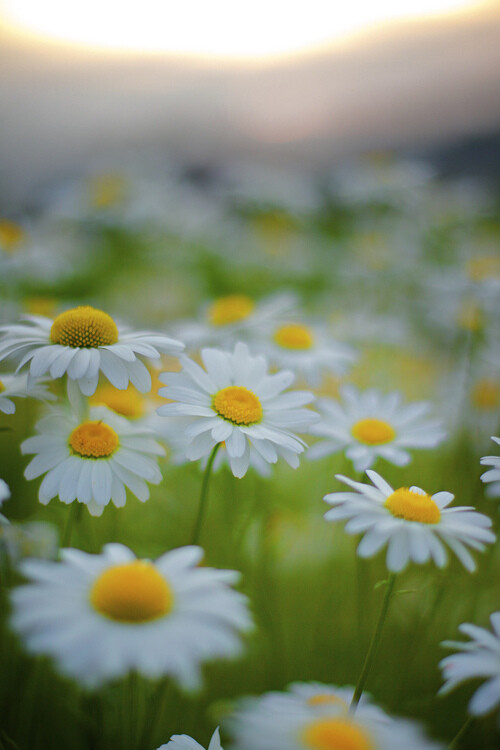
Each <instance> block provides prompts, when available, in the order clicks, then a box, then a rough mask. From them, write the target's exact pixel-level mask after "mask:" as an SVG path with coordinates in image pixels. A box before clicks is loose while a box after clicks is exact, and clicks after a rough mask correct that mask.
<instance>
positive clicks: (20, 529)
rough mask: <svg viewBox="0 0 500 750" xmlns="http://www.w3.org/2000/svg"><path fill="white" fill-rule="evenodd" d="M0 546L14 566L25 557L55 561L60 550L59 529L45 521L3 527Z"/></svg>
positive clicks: (1, 528) (10, 524) (0, 527)
mask: <svg viewBox="0 0 500 750" xmlns="http://www.w3.org/2000/svg"><path fill="white" fill-rule="evenodd" d="M0 521H1V517H0ZM0 546H3V547H4V548H5V551H6V553H7V555H8V557H9V560H10V561H11V563H12V564H13V565H18V564H19V561H20V560H22V559H24V558H25V557H39V558H42V559H45V560H53V559H55V557H56V555H57V551H58V549H59V546H58V533H57V529H56V528H55V526H52V525H51V524H49V523H44V522H43V521H31V522H29V523H22V524H21V523H9V524H8V525H2V526H0Z"/></svg>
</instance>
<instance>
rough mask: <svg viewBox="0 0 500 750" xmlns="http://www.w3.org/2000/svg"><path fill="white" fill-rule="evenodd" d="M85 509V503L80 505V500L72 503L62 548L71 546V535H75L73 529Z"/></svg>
mask: <svg viewBox="0 0 500 750" xmlns="http://www.w3.org/2000/svg"><path fill="white" fill-rule="evenodd" d="M82 508H83V503H79V502H78V500H74V501H73V502H72V503H71V508H70V509H69V513H68V518H67V521H66V526H65V528H64V533H63V535H62V539H61V547H69V546H70V544H71V535H72V533H73V528H74V526H75V524H76V522H77V520H78V519H79V517H80V513H81V510H82Z"/></svg>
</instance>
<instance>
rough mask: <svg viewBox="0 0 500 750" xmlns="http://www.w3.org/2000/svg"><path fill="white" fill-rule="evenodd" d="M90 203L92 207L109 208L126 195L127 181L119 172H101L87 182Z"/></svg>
mask: <svg viewBox="0 0 500 750" xmlns="http://www.w3.org/2000/svg"><path fill="white" fill-rule="evenodd" d="M89 193H90V204H91V206H93V208H111V207H112V206H116V205H117V204H119V203H121V202H122V201H123V200H124V199H125V197H126V195H127V181H126V180H125V178H124V177H122V175H120V174H102V175H96V176H95V177H92V178H91V180H90V182H89Z"/></svg>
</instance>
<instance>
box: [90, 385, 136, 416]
mask: <svg viewBox="0 0 500 750" xmlns="http://www.w3.org/2000/svg"><path fill="white" fill-rule="evenodd" d="M90 403H91V404H92V405H94V406H101V405H104V406H107V407H108V409H112V410H113V411H115V412H116V413H117V414H121V415H122V416H124V417H128V418H129V419H138V418H139V417H142V415H143V414H144V399H143V397H142V396H141V394H140V393H139V392H138V391H137V390H136V389H135V388H134V387H133V386H132V385H129V386H128V388H126V389H125V390H124V391H119V390H118V388H114V387H113V386H112V385H102V386H100V387H99V388H98V389H97V391H96V392H95V393H94V395H93V396H92V397H91V398H90Z"/></svg>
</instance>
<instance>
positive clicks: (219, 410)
mask: <svg viewBox="0 0 500 750" xmlns="http://www.w3.org/2000/svg"><path fill="white" fill-rule="evenodd" d="M201 358H202V361H203V364H204V365H205V369H203V368H202V367H200V366H199V365H197V364H196V363H195V362H193V361H192V360H191V359H189V358H188V357H181V364H182V365H183V370H182V372H179V373H171V372H169V373H163V374H162V375H160V380H161V381H162V382H163V383H165V384H166V385H167V387H166V388H161V389H160V391H159V393H160V395H161V396H163V397H164V398H168V399H171V400H172V401H173V403H169V404H165V405H164V406H160V407H159V408H158V409H157V412H158V414H160V415H161V416H176V417H184V426H185V433H184V434H185V436H186V438H187V440H188V441H189V445H188V447H187V450H186V456H187V458H189V459H190V460H191V461H196V460H197V459H199V458H202V457H203V456H206V455H208V454H209V453H210V452H211V451H212V450H213V449H214V447H215V446H216V445H218V444H219V443H224V444H225V448H226V452H227V459H228V461H229V464H230V466H231V471H232V472H233V474H234V476H236V477H243V476H244V475H245V474H246V472H247V469H248V466H249V462H250V447H251V446H253V447H254V449H255V450H256V451H257V452H258V453H259V454H260V455H261V456H262V458H263V459H264V460H265V461H267V462H268V463H276V461H277V460H278V457H279V456H281V457H282V458H284V459H285V461H286V462H287V463H288V464H289V465H290V466H292V467H293V468H296V467H297V466H298V465H299V458H298V454H300V453H302V451H303V450H304V445H305V443H304V442H303V440H301V439H300V438H298V437H297V436H296V435H295V434H294V433H293V432H292V430H297V431H298V432H305V431H307V430H309V427H310V425H311V424H312V423H313V422H314V421H315V420H316V419H317V418H318V417H317V414H316V413H315V412H312V411H310V410H309V409H303V408H302V407H303V406H305V405H306V404H309V403H311V401H313V400H314V396H313V394H312V393H309V392H308V391H292V392H289V393H282V391H284V390H285V388H288V386H290V385H291V384H292V382H293V380H294V375H293V373H291V372H288V371H286V370H283V371H281V372H277V373H275V374H273V375H268V374H267V362H266V360H265V359H264V357H260V356H259V357H253V356H251V355H250V353H249V351H248V347H247V346H246V345H245V344H242V343H238V344H236V346H235V348H234V352H232V353H231V352H223V351H220V350H218V349H203V350H202V352H201Z"/></svg>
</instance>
